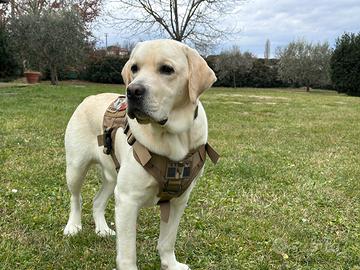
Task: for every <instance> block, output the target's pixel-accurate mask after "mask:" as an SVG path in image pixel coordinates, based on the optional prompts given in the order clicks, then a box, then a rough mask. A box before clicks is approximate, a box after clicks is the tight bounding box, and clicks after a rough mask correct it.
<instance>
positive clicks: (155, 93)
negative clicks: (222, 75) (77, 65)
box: [121, 40, 216, 127]
mask: <svg viewBox="0 0 360 270" xmlns="http://www.w3.org/2000/svg"><path fill="white" fill-rule="evenodd" d="M121 75H122V77H123V79H124V82H125V85H126V94H127V101H128V116H129V117H130V118H132V119H133V118H136V120H137V121H138V122H139V123H140V124H148V123H157V124H159V125H162V126H167V127H170V126H174V124H175V122H179V119H181V118H183V119H188V118H189V117H190V118H191V117H193V115H194V110H195V108H196V106H197V103H198V98H199V96H200V95H201V93H202V92H204V91H205V90H206V89H208V88H209V87H210V86H211V85H212V84H213V83H214V82H215V81H216V77H215V74H214V72H213V71H212V70H211V69H210V68H209V66H208V65H207V63H206V62H205V60H204V59H203V58H202V57H201V56H200V55H199V53H198V52H197V51H195V50H194V49H191V48H190V47H188V46H186V45H184V44H183V43H180V42H177V41H173V40H154V41H146V42H141V43H138V44H137V45H136V47H135V48H134V50H133V52H132V53H131V56H130V59H129V61H128V62H127V63H126V65H125V66H124V68H123V70H122V73H121ZM174 114H176V115H174ZM177 124H178V123H177Z"/></svg>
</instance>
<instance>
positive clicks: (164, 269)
mask: <svg viewBox="0 0 360 270" xmlns="http://www.w3.org/2000/svg"><path fill="white" fill-rule="evenodd" d="M161 270H191V269H190V267H189V266H187V265H186V264H183V263H179V262H176V265H174V266H170V265H168V266H165V265H161Z"/></svg>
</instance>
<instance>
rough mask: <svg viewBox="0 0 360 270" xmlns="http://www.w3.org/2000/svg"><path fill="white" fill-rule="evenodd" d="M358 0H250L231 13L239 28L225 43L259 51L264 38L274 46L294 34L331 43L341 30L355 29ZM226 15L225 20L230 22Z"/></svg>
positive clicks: (282, 44)
mask: <svg viewBox="0 0 360 270" xmlns="http://www.w3.org/2000/svg"><path fill="white" fill-rule="evenodd" d="M359 14H360V4H359V1H358V0H356V1H355V0H344V1H341V2H340V1H336V0H327V1H324V0H320V1H314V0H304V1H294V0H292V1H289V0H272V1H271V0H253V1H249V2H247V3H245V4H243V5H240V6H239V7H238V8H237V9H236V11H235V13H234V14H233V15H231V16H232V17H233V18H237V23H238V25H239V26H240V28H241V32H240V33H239V34H238V35H237V38H235V39H233V40H232V41H230V42H228V44H227V45H230V44H232V43H233V44H234V43H235V44H237V45H239V46H240V48H243V50H250V51H252V52H254V53H256V54H258V55H259V56H262V55H263V51H264V45H265V41H266V39H267V38H269V39H270V41H271V44H272V53H273V54H274V51H275V47H277V46H285V45H286V44H288V43H289V42H290V41H292V40H294V39H297V38H305V39H306V40H308V41H311V42H324V41H328V42H329V43H330V44H333V43H334V41H335V39H336V38H337V37H338V36H339V35H341V34H342V33H343V32H345V31H348V32H357V31H359V25H358V22H359V19H358V18H359ZM231 21H232V18H228V19H227V20H226V23H230V22H231Z"/></svg>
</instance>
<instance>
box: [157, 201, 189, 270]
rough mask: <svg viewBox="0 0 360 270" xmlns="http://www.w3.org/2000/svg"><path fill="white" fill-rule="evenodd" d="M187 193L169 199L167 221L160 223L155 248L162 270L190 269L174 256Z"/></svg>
mask: <svg viewBox="0 0 360 270" xmlns="http://www.w3.org/2000/svg"><path fill="white" fill-rule="evenodd" d="M188 197H189V196H188V194H186V195H185V194H184V195H183V196H182V197H180V198H177V199H173V200H171V201H170V216H169V221H168V222H167V223H166V222H163V221H161V223H160V236H159V241H158V246H157V249H158V251H159V254H160V259H161V269H163V270H190V268H189V267H188V266H187V265H186V264H183V263H179V262H178V261H177V260H176V258H175V251H174V249H175V241H176V235H177V231H178V227H179V223H180V219H181V216H182V214H183V213H184V209H185V207H186V204H187V201H188Z"/></svg>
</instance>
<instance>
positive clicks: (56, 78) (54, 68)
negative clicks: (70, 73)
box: [50, 67, 58, 85]
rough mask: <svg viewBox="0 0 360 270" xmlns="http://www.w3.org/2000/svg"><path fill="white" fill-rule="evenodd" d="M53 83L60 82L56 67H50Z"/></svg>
mask: <svg viewBox="0 0 360 270" xmlns="http://www.w3.org/2000/svg"><path fill="white" fill-rule="evenodd" d="M50 76H51V84H52V85H57V84H58V77H57V70H56V67H50Z"/></svg>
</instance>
